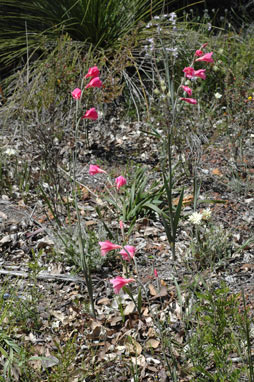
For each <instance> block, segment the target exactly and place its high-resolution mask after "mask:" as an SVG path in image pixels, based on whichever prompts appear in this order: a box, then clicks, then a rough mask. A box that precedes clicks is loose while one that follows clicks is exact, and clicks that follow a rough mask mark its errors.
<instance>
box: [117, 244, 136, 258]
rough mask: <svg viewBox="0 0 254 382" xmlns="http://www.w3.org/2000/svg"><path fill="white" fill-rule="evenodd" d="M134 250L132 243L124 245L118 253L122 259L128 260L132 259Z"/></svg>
mask: <svg viewBox="0 0 254 382" xmlns="http://www.w3.org/2000/svg"><path fill="white" fill-rule="evenodd" d="M135 252H136V248H135V247H133V245H125V246H124V247H123V249H122V250H121V251H120V255H122V258H123V259H124V260H127V261H130V260H131V259H133V257H134V255H135Z"/></svg>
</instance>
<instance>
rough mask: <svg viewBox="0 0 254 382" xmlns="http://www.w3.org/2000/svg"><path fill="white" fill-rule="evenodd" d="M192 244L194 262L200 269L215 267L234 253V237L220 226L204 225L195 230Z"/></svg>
mask: <svg viewBox="0 0 254 382" xmlns="http://www.w3.org/2000/svg"><path fill="white" fill-rule="evenodd" d="M194 231H195V233H194V237H193V239H192V241H191V243H190V250H191V254H192V262H193V264H194V266H195V268H196V267H197V268H198V269H200V268H206V267H213V265H214V264H215V263H218V262H220V261H223V260H226V259H228V258H229V257H230V256H231V255H232V252H233V246H232V235H231V234H230V232H228V231H227V230H225V229H224V228H222V227H221V226H219V225H215V224H209V225H208V226H207V225H206V223H205V222H204V221H203V224H202V225H200V226H196V227H195V228H194Z"/></svg>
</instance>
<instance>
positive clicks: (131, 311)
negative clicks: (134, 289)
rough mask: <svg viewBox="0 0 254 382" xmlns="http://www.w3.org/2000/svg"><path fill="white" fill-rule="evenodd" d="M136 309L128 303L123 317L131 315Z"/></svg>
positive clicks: (132, 303)
mask: <svg viewBox="0 0 254 382" xmlns="http://www.w3.org/2000/svg"><path fill="white" fill-rule="evenodd" d="M135 309H136V307H135V304H134V302H133V301H131V302H129V304H128V305H127V306H126V307H125V309H124V311H123V314H124V315H125V316H128V315H129V314H131V313H133V312H134V311H135Z"/></svg>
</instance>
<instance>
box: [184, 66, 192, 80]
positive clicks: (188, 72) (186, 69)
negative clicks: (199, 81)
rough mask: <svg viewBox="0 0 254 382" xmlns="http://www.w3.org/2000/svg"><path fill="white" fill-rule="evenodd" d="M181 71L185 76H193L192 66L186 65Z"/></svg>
mask: <svg viewBox="0 0 254 382" xmlns="http://www.w3.org/2000/svg"><path fill="white" fill-rule="evenodd" d="M183 72H184V73H185V77H187V78H192V77H193V76H194V68H192V67H191V66H187V67H186V68H184V69H183Z"/></svg>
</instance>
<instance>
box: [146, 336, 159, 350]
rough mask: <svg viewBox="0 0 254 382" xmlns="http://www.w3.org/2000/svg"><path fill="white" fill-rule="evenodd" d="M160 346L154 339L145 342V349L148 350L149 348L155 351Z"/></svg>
mask: <svg viewBox="0 0 254 382" xmlns="http://www.w3.org/2000/svg"><path fill="white" fill-rule="evenodd" d="M159 345H160V341H159V340H155V339H154V338H150V339H149V340H148V341H147V342H146V348H147V349H150V348H153V349H157V347H158V346H159Z"/></svg>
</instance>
